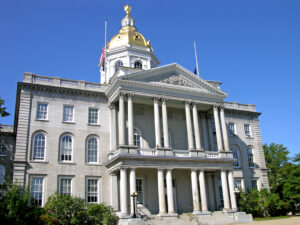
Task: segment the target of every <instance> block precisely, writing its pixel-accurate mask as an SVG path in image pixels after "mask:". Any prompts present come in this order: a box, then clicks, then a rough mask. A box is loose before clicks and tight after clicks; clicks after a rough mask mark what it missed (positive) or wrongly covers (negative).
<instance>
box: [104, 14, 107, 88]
mask: <svg viewBox="0 0 300 225" xmlns="http://www.w3.org/2000/svg"><path fill="white" fill-rule="evenodd" d="M104 35H105V37H104V74H105V83H107V80H106V77H107V74H106V65H105V64H106V42H107V40H106V35H107V19H105V31H104Z"/></svg>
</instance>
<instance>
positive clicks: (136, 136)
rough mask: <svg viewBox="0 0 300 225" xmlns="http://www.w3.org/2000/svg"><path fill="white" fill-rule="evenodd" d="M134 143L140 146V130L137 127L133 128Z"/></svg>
mask: <svg viewBox="0 0 300 225" xmlns="http://www.w3.org/2000/svg"><path fill="white" fill-rule="evenodd" d="M134 145H135V146H137V147H139V148H140V147H141V131H140V130H138V129H134Z"/></svg>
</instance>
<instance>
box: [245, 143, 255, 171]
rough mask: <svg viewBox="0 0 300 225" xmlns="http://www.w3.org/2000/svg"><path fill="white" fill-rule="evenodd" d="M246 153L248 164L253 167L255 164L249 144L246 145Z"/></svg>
mask: <svg viewBox="0 0 300 225" xmlns="http://www.w3.org/2000/svg"><path fill="white" fill-rule="evenodd" d="M247 155H248V165H249V167H251V168H253V167H254V166H255V164H254V154H253V149H252V147H251V146H248V148H247Z"/></svg>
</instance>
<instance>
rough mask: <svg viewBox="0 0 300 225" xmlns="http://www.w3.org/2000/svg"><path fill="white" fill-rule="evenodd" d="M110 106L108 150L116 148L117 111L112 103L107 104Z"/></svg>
mask: <svg viewBox="0 0 300 225" xmlns="http://www.w3.org/2000/svg"><path fill="white" fill-rule="evenodd" d="M109 108H110V151H113V150H116V148H117V113H116V106H115V104H114V103H110V104H109Z"/></svg>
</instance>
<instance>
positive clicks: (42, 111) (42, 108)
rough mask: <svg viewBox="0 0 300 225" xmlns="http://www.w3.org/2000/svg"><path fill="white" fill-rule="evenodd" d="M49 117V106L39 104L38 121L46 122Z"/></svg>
mask: <svg viewBox="0 0 300 225" xmlns="http://www.w3.org/2000/svg"><path fill="white" fill-rule="evenodd" d="M47 117H48V104H47V103H38V104H37V111H36V119H37V120H46V119H47Z"/></svg>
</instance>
